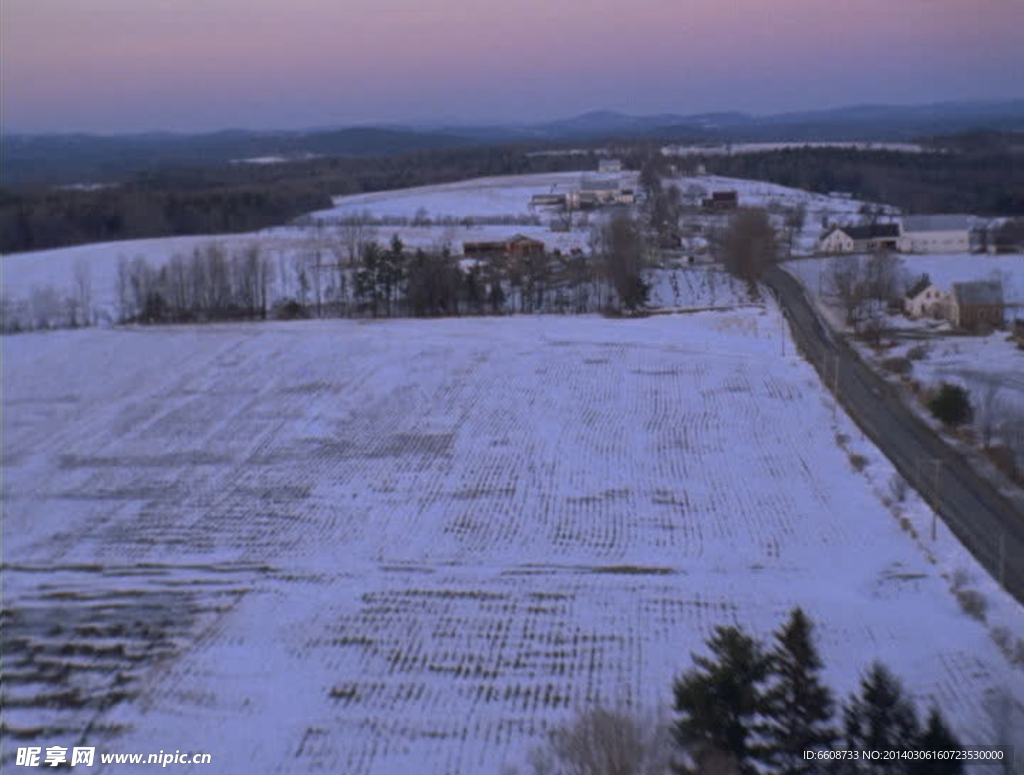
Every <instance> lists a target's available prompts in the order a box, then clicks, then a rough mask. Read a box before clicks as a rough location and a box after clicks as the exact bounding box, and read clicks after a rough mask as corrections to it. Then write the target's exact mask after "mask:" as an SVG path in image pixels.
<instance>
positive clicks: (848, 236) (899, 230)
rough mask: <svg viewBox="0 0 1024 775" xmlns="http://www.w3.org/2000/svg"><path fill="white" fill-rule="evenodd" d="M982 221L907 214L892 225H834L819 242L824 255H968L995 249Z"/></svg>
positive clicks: (951, 216)
mask: <svg viewBox="0 0 1024 775" xmlns="http://www.w3.org/2000/svg"><path fill="white" fill-rule="evenodd" d="M984 230H985V225H984V223H983V221H982V219H979V218H976V217H974V216H971V215H905V216H903V217H902V218H900V219H898V220H896V221H894V222H891V223H869V224H862V225H859V226H833V227H832V228H830V229H828V231H826V232H825V233H824V234H822V235H821V237H820V238H819V240H818V249H819V250H820V251H821V252H822V253H865V252H870V251H874V250H898V251H899V252H901V253H968V252H971V251H980V250H986V249H987V250H994V249H995V245H994V244H986V243H987V241H986V240H985V239H984V237H985V234H984Z"/></svg>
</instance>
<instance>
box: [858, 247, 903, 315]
mask: <svg viewBox="0 0 1024 775" xmlns="http://www.w3.org/2000/svg"><path fill="white" fill-rule="evenodd" d="M901 270H902V264H901V262H900V260H899V259H898V258H897V257H896V256H894V255H892V254H891V253H889V252H888V251H885V250H876V251H875V252H874V253H872V254H871V257H870V258H869V259H868V260H867V261H866V262H865V263H864V267H863V273H864V293H865V295H866V297H867V298H869V299H874V300H876V301H878V302H881V303H883V304H888V303H890V302H894V301H896V300H897V299H898V298H899V295H900V286H901V280H902V271H901Z"/></svg>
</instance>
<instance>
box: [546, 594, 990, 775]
mask: <svg viewBox="0 0 1024 775" xmlns="http://www.w3.org/2000/svg"><path fill="white" fill-rule="evenodd" d="M707 647H708V650H709V652H710V654H708V655H703V654H694V655H692V658H693V663H694V666H693V668H692V669H690V670H689V671H687V672H686V673H684V674H683V675H682V676H680V678H679V679H678V680H676V682H675V684H674V686H673V695H674V706H673V709H674V712H675V719H674V721H673V722H672V723H671V724H665V723H663V722H662V723H659V722H658V721H656V720H655V719H649V718H647V719H641V718H638V717H637V716H636V714H635V713H633V712H630V711H627V710H610V709H607V708H600V707H599V708H595V709H591V710H588V711H586V712H584V713H582V714H581V715H579V716H578V717H577V718H576V719H575V720H574V721H572V722H570V723H569V724H566V725H564V726H560V727H558V728H556V729H554V730H553V731H552V733H551V734H550V737H549V740H548V742H547V744H546V745H545V746H543V747H541V748H538V749H537V750H536V751H534V752H533V754H532V756H531V765H532V769H533V772H534V773H535V775H561V774H562V773H571V774H572V775H663V774H664V773H666V772H674V773H677V775H686V774H687V773H691V774H693V775H811V774H812V773H834V774H835V775H847V774H850V775H852V774H853V773H856V774H857V775H959V774H960V773H962V772H963V771H964V768H963V763H962V762H960V761H958V760H953V759H950V760H944V761H936V760H935V759H934V758H932V759H929V758H926V757H925V756H922V757H921V758H913V756H910V757H908V758H906V759H901V760H895V761H893V760H885V761H869V760H865V759H863V758H861V759H856V760H854V759H852V758H850V759H845V760H844V759H841V758H838V757H836V756H835V755H834V754H833V755H831V756H830V755H829V754H830V753H832V752H836V751H843V750H846V751H849V752H853V751H858V752H862V751H891V750H898V751H904V750H905V751H911V752H912V751H918V752H921V753H922V754H924V752H935V751H955V750H958V749H960V748H961V744H960V742H959V740H958V739H957V738H956V736H955V735H954V734H953V733H952V731H951V730H950V729H949V727H948V726H947V724H946V722H945V720H944V718H943V716H942V713H941V711H940V710H939V709H938V708H936V707H932V708H931V709H930V710H929V712H928V714H927V717H926V718H925V719H924V720H923V722H922V719H921V718H920V717H919V715H918V711H917V709H916V708H915V706H914V703H913V701H912V700H911V698H910V697H909V695H908V694H907V692H906V691H905V689H904V688H903V685H902V684H901V682H900V681H899V680H898V679H897V678H896V677H895V676H894V675H893V674H892V673H891V672H890V671H889V670H888V669H887V668H886V667H885V666H884V665H882V664H880V663H877V662H876V663H874V664H872V665H871V667H870V668H869V669H868V671H867V673H866V674H865V675H864V676H863V678H862V679H861V682H860V686H859V687H858V689H857V690H856V691H855V692H854V693H853V694H851V695H850V696H849V697H848V698H847V699H846V701H845V702H843V703H841V704H840V703H839V702H837V700H836V698H835V696H834V694H833V692H832V691H831V689H829V688H828V687H827V686H826V685H825V684H824V682H823V681H822V678H821V673H822V669H823V663H822V659H821V657H820V655H819V653H818V650H817V647H816V645H815V641H814V633H813V624H812V622H811V620H810V619H809V618H808V617H807V615H806V614H805V613H804V612H803V611H802V610H800V609H799V608H796V609H794V610H793V611H792V612H791V614H790V616H789V619H788V621H786V623H785V624H784V625H783V626H782V627H780V628H779V629H778V630H777V631H776V632H775V634H774V637H773V640H772V643H771V644H770V645H769V646H766V645H765V644H763V643H761V642H760V641H758V640H756V639H755V638H752V637H751V636H750V635H748V634H747V633H746V632H744V631H743V629H742V628H740V627H734V626H729V627H719V628H717V629H716V630H715V632H714V634H713V635H712V636H711V637H710V638H709V639H708V641H707ZM997 713H999V714H1000V715H1001V714H1002V713H1003V711H997ZM996 724H997V729H996V734H997V735H1000V739H1001V744H1006V741H1005V740H1002V738H1003V737H1006V736H1007V735H1008V733H1007V732H1006V730H1005V729H1002V727H1005V723H1004V721H1003V719H1002V718H1000V719H998V720H997V721H996ZM805 752H812V753H811V755H810V757H808V755H806V754H805Z"/></svg>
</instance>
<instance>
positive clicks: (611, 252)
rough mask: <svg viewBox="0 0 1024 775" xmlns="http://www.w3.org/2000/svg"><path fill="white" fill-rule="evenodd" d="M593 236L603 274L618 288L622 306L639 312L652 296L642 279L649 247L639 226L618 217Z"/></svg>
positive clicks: (617, 292)
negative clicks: (648, 296)
mask: <svg viewBox="0 0 1024 775" xmlns="http://www.w3.org/2000/svg"><path fill="white" fill-rule="evenodd" d="M593 236H594V237H596V240H595V241H594V242H593V243H592V244H593V245H594V246H595V247H596V248H597V252H598V254H599V255H600V256H601V263H602V268H603V270H604V275H605V277H606V278H607V280H608V281H609V282H610V283H611V286H612V288H614V289H615V293H616V295H617V296H618V298H619V303H620V304H621V305H622V307H624V308H625V309H626V310H628V311H630V312H636V311H637V310H638V309H639V308H640V307H642V306H643V305H644V303H646V301H647V295H648V293H650V286H648V285H647V283H646V282H645V281H644V279H643V269H644V267H645V264H646V259H645V252H646V247H645V245H644V240H643V236H642V234H641V233H640V227H639V225H638V224H637V222H636V220H635V219H634V218H632V217H631V216H629V215H626V214H618V215H616V216H614V217H613V218H612V219H611V220H610V221H608V223H607V224H606V225H605V226H604V228H603V229H600V230H599V231H598V232H597V233H596V235H593ZM592 238H593V237H592Z"/></svg>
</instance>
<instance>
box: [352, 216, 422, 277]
mask: <svg viewBox="0 0 1024 775" xmlns="http://www.w3.org/2000/svg"><path fill="white" fill-rule="evenodd" d="M421 209H422V208H421ZM418 215H419V213H417V216H418ZM371 220H372V216H371V215H370V213H369V212H366V213H361V214H359V215H354V216H351V217H349V218H346V219H345V220H344V221H343V222H342V224H341V226H340V227H339V228H338V238H339V241H340V242H341V245H342V248H343V253H344V256H345V257H346V258H347V259H348V261H347V263H348V266H349V268H353V267H355V266H356V265H357V264H358V263H359V262H360V260H361V259H362V253H363V246H364V245H365V244H366V243H368V242H373V241H374V240H375V239H376V229H374V228H373V227H372V226H371V225H370V223H371Z"/></svg>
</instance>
